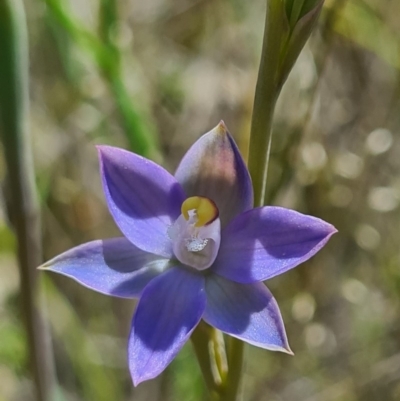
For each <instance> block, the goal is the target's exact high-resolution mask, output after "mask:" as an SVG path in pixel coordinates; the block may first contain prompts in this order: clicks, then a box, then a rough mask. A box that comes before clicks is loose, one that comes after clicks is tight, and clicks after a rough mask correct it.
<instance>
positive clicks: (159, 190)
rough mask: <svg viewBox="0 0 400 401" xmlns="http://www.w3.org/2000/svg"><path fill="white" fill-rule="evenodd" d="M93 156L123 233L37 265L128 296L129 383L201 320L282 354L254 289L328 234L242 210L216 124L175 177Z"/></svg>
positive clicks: (241, 167)
mask: <svg viewBox="0 0 400 401" xmlns="http://www.w3.org/2000/svg"><path fill="white" fill-rule="evenodd" d="M98 150H99V155H100V164H101V176H102V180H103V186H104V192H105V196H106V199H107V204H108V208H109V210H110V212H111V214H112V216H113V218H114V220H115V222H116V224H117V225H118V227H119V228H120V230H121V231H122V233H123V234H124V237H121V238H113V239H105V240H98V241H93V242H89V243H87V244H83V245H81V246H78V247H76V248H73V249H71V250H69V251H67V252H65V253H63V254H61V255H59V256H57V257H55V258H54V259H52V260H50V261H49V262H47V263H46V264H44V265H43V266H42V268H44V269H46V270H51V271H53V272H56V273H61V274H63V275H65V276H68V277H71V278H73V279H75V280H76V281H78V282H79V283H81V284H83V285H84V286H86V287H88V288H91V289H93V290H95V291H98V292H101V293H103V294H106V295H113V296H117V297H124V298H136V297H139V302H138V305H137V309H136V312H135V315H134V317H133V321H132V329H131V333H130V336H129V346H128V360H129V367H130V371H131V375H132V379H133V383H134V385H137V384H139V383H140V382H142V381H144V380H149V379H152V378H154V377H156V376H157V375H159V374H160V373H161V372H162V371H163V370H164V369H165V368H166V367H167V366H168V365H169V363H170V362H171V361H172V359H173V358H174V357H175V356H176V354H177V353H178V352H179V350H180V349H181V348H182V346H183V345H184V344H185V342H186V341H187V340H188V339H189V337H190V335H191V333H192V332H193V330H194V329H195V327H196V326H197V324H198V323H199V322H200V320H201V319H203V320H204V321H205V322H206V323H208V324H209V325H211V326H213V327H215V328H217V329H219V330H221V331H222V332H224V333H227V334H229V335H231V336H234V337H237V338H239V339H241V340H243V341H245V342H247V343H250V344H252V345H255V346H258V347H261V348H265V349H269V350H273V351H283V352H287V353H292V352H291V350H290V348H289V344H288V341H287V337H286V333H285V328H284V325H283V321H282V317H281V314H280V311H279V308H278V305H277V303H276V301H275V299H274V297H273V296H272V294H271V293H270V291H269V290H268V289H267V287H266V286H265V285H264V284H263V283H262V281H264V280H267V279H269V278H272V277H274V276H276V275H278V274H281V273H284V272H285V271H287V270H289V269H292V268H293V267H295V266H297V265H298V264H300V263H302V262H304V261H306V260H307V259H309V258H310V257H311V256H313V255H314V254H315V253H316V252H318V251H319V250H320V249H321V248H322V247H323V246H324V245H325V244H326V243H327V241H328V239H329V238H330V237H331V235H332V234H334V233H335V232H336V229H335V228H334V227H333V226H332V225H330V224H328V223H326V222H324V221H323V220H320V219H318V218H315V217H311V216H306V215H303V214H301V213H298V212H295V211H293V210H288V209H284V208H281V207H268V206H267V207H261V208H256V209H253V208H252V207H253V190H252V184H251V180H250V176H249V173H248V171H247V168H246V166H245V163H244V161H243V159H242V157H241V155H240V153H239V151H238V148H237V146H236V144H235V142H234V141H233V139H232V137H231V136H230V134H229V133H228V131H227V129H226V127H225V125H224V124H223V122H221V123H220V124H219V125H218V126H217V127H216V128H214V129H213V130H212V131H210V132H209V133H207V134H205V135H204V136H202V137H201V138H200V139H199V140H198V141H197V142H196V143H195V144H194V145H193V146H192V147H191V148H190V150H189V151H188V152H187V153H186V155H185V156H184V158H183V160H182V161H181V163H180V165H179V167H178V170H177V171H176V173H175V176H172V175H171V174H170V173H169V172H167V171H166V170H164V169H163V168H162V167H160V166H159V165H157V164H155V163H153V162H152V161H150V160H147V159H145V158H143V157H141V156H138V155H136V154H134V153H130V152H128V151H125V150H122V149H118V148H113V147H110V146H99V147H98Z"/></svg>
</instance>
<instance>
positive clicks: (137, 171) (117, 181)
mask: <svg viewBox="0 0 400 401" xmlns="http://www.w3.org/2000/svg"><path fill="white" fill-rule="evenodd" d="M98 149H99V157H100V164H101V175H102V179H103V187H104V192H105V196H106V200H107V203H108V208H109V209H110V212H111V214H112V216H113V217H114V220H115V222H116V223H117V225H118V227H119V228H120V230H121V231H122V232H123V234H124V235H125V236H126V238H128V239H129V241H131V242H132V244H134V245H136V246H137V247H138V248H140V249H142V250H144V251H147V252H151V253H155V254H157V255H160V256H164V257H171V256H172V247H171V241H170V239H169V237H168V235H167V230H168V227H169V226H170V225H171V224H172V223H173V222H174V221H175V220H176V219H177V217H178V216H179V215H180V207H181V204H182V202H183V200H184V199H185V195H184V192H183V190H182V188H181V186H180V185H179V183H178V182H177V181H176V179H175V178H174V177H173V176H172V175H171V174H169V173H168V172H167V171H166V170H164V169H163V168H162V167H160V166H159V165H157V164H155V163H153V162H152V161H150V160H147V159H145V158H143V157H141V156H138V155H135V154H134V153H131V152H128V151H125V150H122V149H118V148H113V147H111V146H99V147H98Z"/></svg>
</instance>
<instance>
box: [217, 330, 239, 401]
mask: <svg viewBox="0 0 400 401" xmlns="http://www.w3.org/2000/svg"><path fill="white" fill-rule="evenodd" d="M243 354H244V343H243V341H241V340H238V339H236V338H234V337H229V349H228V367H229V370H228V376H227V379H226V383H225V392H224V394H223V397H221V398H220V401H235V400H237V399H238V398H239V390H240V383H241V378H242V372H243Z"/></svg>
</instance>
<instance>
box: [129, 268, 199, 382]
mask: <svg viewBox="0 0 400 401" xmlns="http://www.w3.org/2000/svg"><path fill="white" fill-rule="evenodd" d="M205 304H206V297H205V291H204V278H203V277H202V276H201V275H198V274H196V273H191V272H189V271H187V270H185V269H183V268H179V267H174V268H172V269H170V270H168V271H166V272H165V273H164V274H162V275H160V276H158V277H157V278H155V279H154V280H153V281H151V282H150V284H149V285H148V286H147V287H146V288H145V289H144V291H143V294H142V296H141V298H140V301H139V304H138V307H137V310H136V313H135V316H134V319H133V327H132V331H131V334H130V339H129V347H128V358H129V367H130V370H131V375H132V380H133V383H134V385H135V386H137V385H138V384H139V383H141V382H142V381H145V380H149V379H152V378H154V377H156V376H158V375H159V374H160V373H161V372H162V371H163V370H164V369H165V368H166V367H167V366H168V365H169V364H170V362H171V361H172V359H173V358H174V357H175V355H176V354H177V353H178V352H179V350H180V349H181V348H182V346H183V345H184V344H185V342H186V341H187V340H188V339H189V337H190V335H191V333H192V331H193V330H194V328H195V327H196V326H197V324H198V323H199V321H200V319H201V316H202V314H203V311H204V308H205Z"/></svg>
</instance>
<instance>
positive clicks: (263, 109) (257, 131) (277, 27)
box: [249, 0, 287, 206]
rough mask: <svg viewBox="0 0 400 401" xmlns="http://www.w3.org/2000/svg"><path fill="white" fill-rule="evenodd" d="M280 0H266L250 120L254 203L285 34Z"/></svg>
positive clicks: (258, 199)
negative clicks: (259, 60) (262, 35)
mask: <svg viewBox="0 0 400 401" xmlns="http://www.w3.org/2000/svg"><path fill="white" fill-rule="evenodd" d="M284 18H286V17H285V10H284V5H283V1H281V0H267V12H266V18H265V29H264V40H263V46H262V53H261V62H260V68H259V72H258V80H257V86H256V93H255V98H254V108H253V116H252V121H251V134H250V150H249V171H250V175H251V178H252V180H253V186H254V203H255V206H262V205H263V204H264V197H265V188H266V183H267V173H268V161H269V154H270V148H271V141H272V130H271V128H272V118H273V114H274V109H275V104H276V100H277V97H278V95H279V87H278V85H277V73H278V68H279V62H280V53H281V46H282V43H284V39H285V38H286V35H287V31H286V29H285V28H286V26H285V24H287V21H285V19H284Z"/></svg>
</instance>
